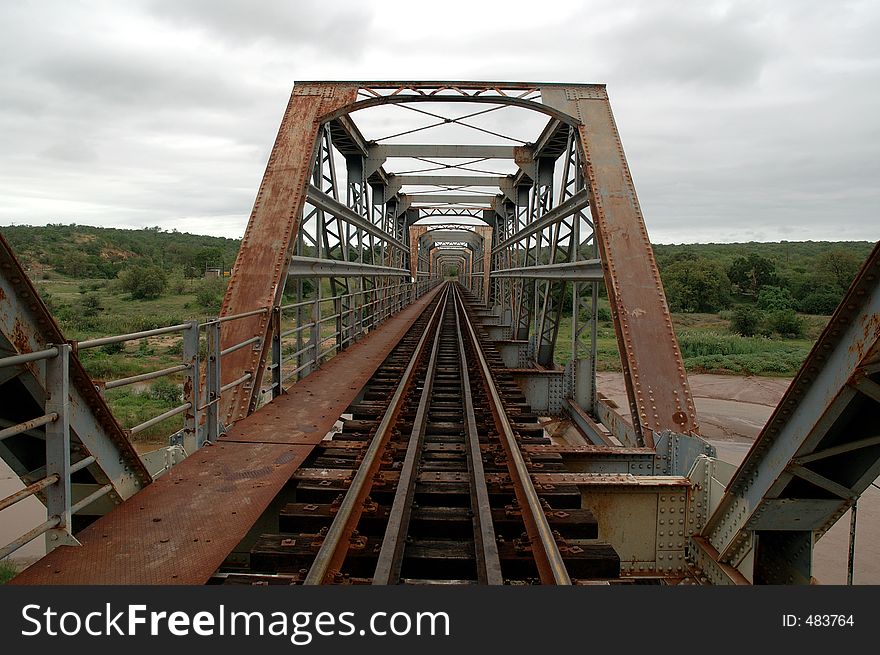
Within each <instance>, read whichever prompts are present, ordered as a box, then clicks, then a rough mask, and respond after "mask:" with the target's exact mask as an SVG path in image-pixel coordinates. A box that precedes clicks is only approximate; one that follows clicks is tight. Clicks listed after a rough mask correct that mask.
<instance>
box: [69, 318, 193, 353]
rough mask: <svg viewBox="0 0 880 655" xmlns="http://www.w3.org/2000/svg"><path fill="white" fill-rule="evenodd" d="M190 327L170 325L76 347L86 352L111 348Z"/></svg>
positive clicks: (88, 341) (93, 341) (82, 343)
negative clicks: (87, 350)
mask: <svg viewBox="0 0 880 655" xmlns="http://www.w3.org/2000/svg"><path fill="white" fill-rule="evenodd" d="M189 326H190V324H189V323H181V324H179V325H169V326H168V327H163V328H156V329H155V330H143V331H142V332H130V333H128V334H119V335H116V336H112V337H101V338H100V339H86V340H84V341H79V342H77V344H76V347H77V349H78V350H85V349H87V348H97V347H98V346H109V345H110V344H113V343H122V342H124V341H134V340H136V339H146V338H147V337H156V336H159V335H162V334H170V333H171V332H183V331H184V330H186V329H187V328H188V327H189Z"/></svg>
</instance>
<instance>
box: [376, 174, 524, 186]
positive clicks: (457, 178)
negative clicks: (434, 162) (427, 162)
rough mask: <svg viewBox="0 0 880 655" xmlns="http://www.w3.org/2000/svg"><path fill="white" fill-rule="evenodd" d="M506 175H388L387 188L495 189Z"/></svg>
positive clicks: (505, 178)
mask: <svg viewBox="0 0 880 655" xmlns="http://www.w3.org/2000/svg"><path fill="white" fill-rule="evenodd" d="M507 179H509V178H508V177H507V176H506V175H505V176H501V175H389V176H388V184H389V187H390V188H392V189H394V188H399V187H400V186H403V185H407V184H411V185H416V184H417V185H419V186H446V187H460V186H486V187H497V186H500V185H501V183H502V182H503V181H505V180H507Z"/></svg>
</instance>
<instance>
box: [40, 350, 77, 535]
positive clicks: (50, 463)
mask: <svg viewBox="0 0 880 655" xmlns="http://www.w3.org/2000/svg"><path fill="white" fill-rule="evenodd" d="M55 347H56V348H58V354H57V355H56V356H55V357H52V358H51V359H47V360H46V405H45V411H46V414H51V413H53V412H54V413H55V414H57V415H58V418H57V419H55V420H54V421H52V422H51V423H47V424H46V476H50V475H53V474H56V475H58V482H56V483H55V484H53V485H50V486H48V487H46V512H47V515H48V517H49V518H52V517H53V516H57V517H59V519H60V522H59V523H58V526H57V527H55V528H53V529H51V530H49V531H48V532H47V533H46V549H47V550H52V549H53V548H56V547H57V546H60V545H62V544H69V543H71V541H70V539H71V537H70V535H71V532H72V527H71V515H70V506H71V499H70V400H69V398H70V375H69V362H70V344H68V343H62V344H57V345H56V346H55ZM74 543H75V542H74Z"/></svg>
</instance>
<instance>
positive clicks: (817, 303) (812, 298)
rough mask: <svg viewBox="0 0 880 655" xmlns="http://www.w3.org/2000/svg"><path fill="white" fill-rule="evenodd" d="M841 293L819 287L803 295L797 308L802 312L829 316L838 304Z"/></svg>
mask: <svg viewBox="0 0 880 655" xmlns="http://www.w3.org/2000/svg"><path fill="white" fill-rule="evenodd" d="M840 300H841V295H840V293H839V292H838V291H837V290H836V289H835V290H830V289H820V290H818V291H813V292H811V293H808V294H807V295H806V296H804V298H803V300H801V302H800V304H799V305H798V309H799V310H800V311H802V312H803V313H804V314H822V315H823V316H830V315H831V314H833V313H834V310H835V309H837V305H838V304H840Z"/></svg>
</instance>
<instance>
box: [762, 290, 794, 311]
mask: <svg viewBox="0 0 880 655" xmlns="http://www.w3.org/2000/svg"><path fill="white" fill-rule="evenodd" d="M794 306H795V301H794V298H793V297H792V295H791V291H789V290H788V289H786V288H784V287H774V286H771V285H767V286H764V287H761V291H760V292H759V293H758V308H759V309H763V310H766V311H780V310H786V309H794Z"/></svg>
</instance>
